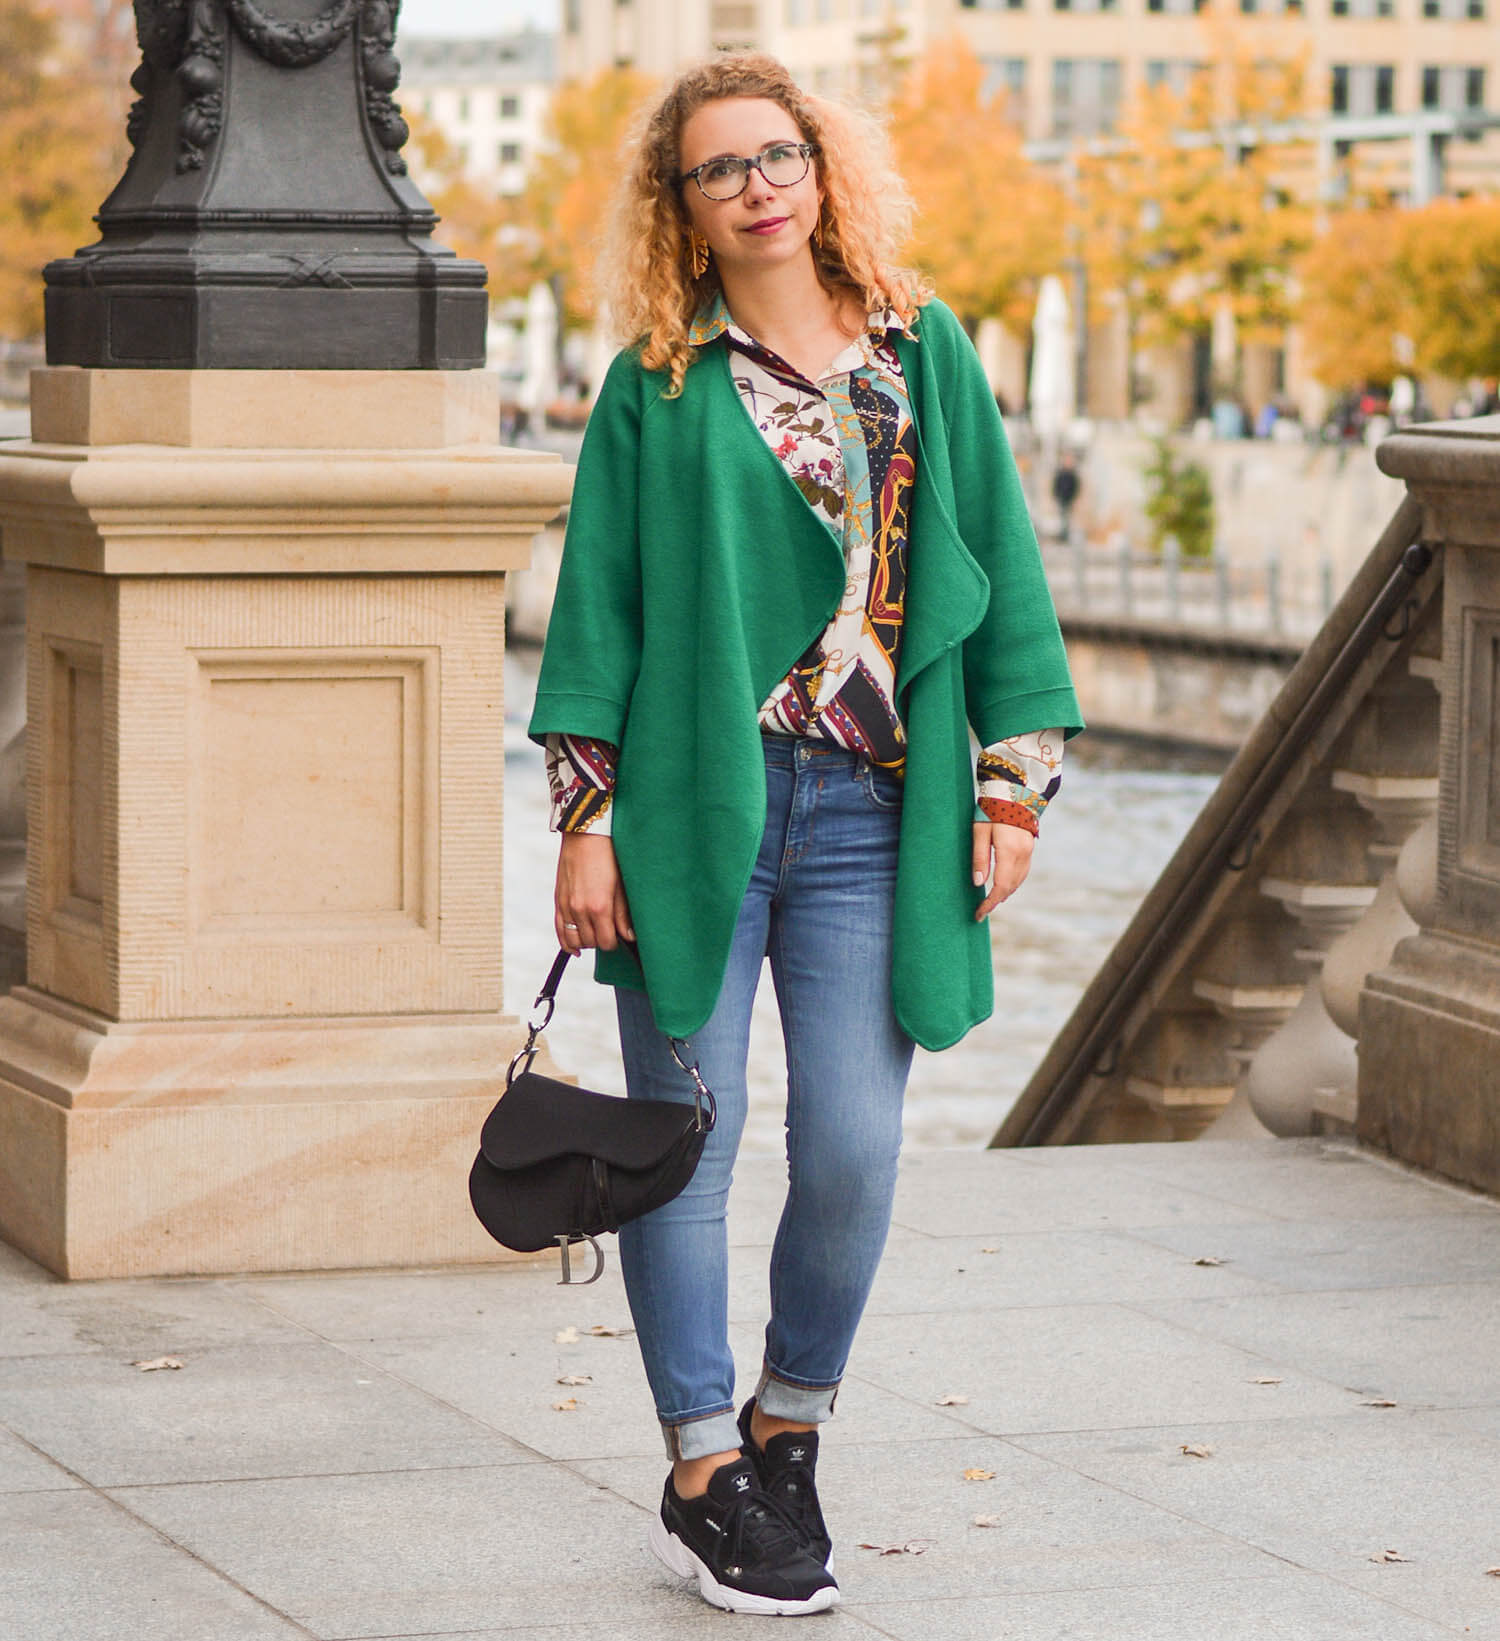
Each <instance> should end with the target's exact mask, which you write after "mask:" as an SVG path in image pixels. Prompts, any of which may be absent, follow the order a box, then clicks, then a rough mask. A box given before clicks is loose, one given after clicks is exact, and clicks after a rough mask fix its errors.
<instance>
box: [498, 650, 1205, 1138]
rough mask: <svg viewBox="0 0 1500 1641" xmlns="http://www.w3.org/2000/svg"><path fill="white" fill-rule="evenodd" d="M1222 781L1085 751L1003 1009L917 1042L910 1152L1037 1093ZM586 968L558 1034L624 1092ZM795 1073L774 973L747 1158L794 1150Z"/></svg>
mask: <svg viewBox="0 0 1500 1641" xmlns="http://www.w3.org/2000/svg"><path fill="white" fill-rule="evenodd" d="M537 660H538V655H537V652H536V651H535V650H531V649H522V648H517V649H514V650H512V651H510V652H509V653H508V654H507V657H506V675H505V681H506V704H505V745H506V791H505V976H506V1007H507V1009H508V1010H510V1011H511V1012H512V1013H515V1014H520V1015H524V1014H525V1013H526V1012H527V1010H528V1009H529V1007H530V1004H531V999H532V998H533V997H534V996H535V994H536V989H537V987H538V986H539V985H540V984H541V981H542V978H543V976H544V975H545V973H546V971H547V967H548V965H549V964H550V963H551V961H552V958H553V957H554V956H555V955H556V951H557V945H556V940H555V938H554V936H553V931H552V874H553V868H554V865H555V863H556V839H555V838H554V837H553V835H552V834H551V833H550V832H549V831H548V829H547V793H546V784H547V783H546V777H545V774H544V773H543V769H542V754H541V751H540V749H539V748H537V747H535V746H533V745H532V744H531V742H529V741H528V740H527V739H526V733H525V731H526V720H527V716H528V715H529V713H530V710H531V702H532V696H533V694H534V691H535V685H536V665H537ZM1216 779H1217V776H1216V775H1214V774H1212V773H1205V772H1203V771H1202V770H1201V769H1199V770H1194V769H1191V768H1189V769H1171V768H1162V767H1147V766H1146V765H1145V764H1144V762H1143V758H1142V755H1141V754H1138V753H1135V752H1132V753H1130V754H1129V755H1124V754H1122V753H1121V751H1120V749H1119V748H1117V747H1115V748H1112V747H1109V746H1100V745H1095V746H1094V747H1092V748H1091V747H1090V740H1089V737H1088V736H1087V735H1085V736H1084V737H1082V739H1081V740H1079V741H1075V742H1074V743H1072V745H1071V746H1070V748H1069V755H1068V759H1067V762H1066V764H1065V765H1064V774H1063V785H1062V790H1061V791H1060V793H1059V794H1058V796H1057V798H1056V799H1055V800H1054V801H1053V803H1052V806H1051V807H1050V808H1049V809H1048V811H1047V816H1046V819H1045V820H1044V821H1043V823H1042V835H1041V839H1040V842H1039V844H1038V847H1037V851H1036V854H1035V856H1034V858H1033V861H1032V868H1031V874H1030V876H1029V878H1028V879H1027V881H1026V883H1025V885H1024V886H1023V887H1022V889H1021V890H1020V891H1019V892H1018V893H1017V894H1016V895H1015V896H1014V897H1012V899H1010V900H1009V901H1007V902H1006V903H1005V905H1004V906H1002V907H1000V908H999V910H997V911H996V913H995V914H994V916H993V917H992V918H991V920H990V928H991V941H992V944H993V947H994V953H995V1013H994V1014H993V1015H992V1016H991V1018H990V1019H989V1020H987V1021H985V1022H984V1024H982V1025H980V1026H976V1027H975V1028H974V1030H973V1031H971V1032H970V1033H969V1035H968V1036H967V1037H965V1038H964V1040H963V1041H962V1042H961V1043H958V1044H957V1045H955V1046H954V1047H953V1048H950V1049H947V1050H945V1051H944V1052H943V1053H941V1054H928V1053H926V1052H924V1051H923V1050H921V1049H918V1050H917V1056H916V1062H915V1064H914V1065H913V1067H912V1075H911V1082H910V1085H909V1087H908V1090H907V1099H906V1143H907V1146H908V1148H913V1147H915V1148H921V1147H935V1146H954V1145H957V1146H966V1145H976V1146H977V1145H983V1144H985V1142H986V1141H987V1140H988V1139H989V1137H990V1135H991V1134H992V1133H993V1132H994V1131H995V1129H996V1127H997V1126H998V1125H999V1123H1000V1121H1001V1119H1002V1118H1003V1117H1004V1116H1005V1114H1006V1112H1007V1111H1008V1110H1009V1109H1010V1107H1011V1105H1012V1104H1013V1103H1014V1101H1015V1099H1016V1096H1017V1095H1018V1094H1019V1093H1020V1092H1021V1090H1022V1089H1023V1088H1024V1087H1025V1086H1026V1082H1027V1079H1028V1078H1029V1077H1030V1076H1031V1073H1032V1072H1033V1070H1035V1068H1036V1066H1037V1064H1038V1063H1039V1061H1040V1060H1041V1058H1042V1055H1043V1054H1044V1053H1045V1052H1046V1049H1047V1046H1048V1045H1049V1044H1050V1043H1051V1041H1052V1039H1053V1037H1054V1036H1055V1035H1056V1033H1057V1031H1058V1028H1059V1027H1060V1026H1061V1025H1062V1024H1063V1022H1064V1021H1065V1020H1066V1019H1067V1017H1068V1015H1069V1013H1070V1012H1071V1010H1072V1009H1073V1006H1074V1005H1075V1003H1076V1002H1077V1001H1078V998H1079V996H1080V995H1081V994H1082V992H1083V989H1084V987H1085V986H1086V985H1087V984H1088V982H1089V980H1090V979H1091V978H1092V977H1093V974H1094V971H1095V970H1096V969H1097V967H1098V966H1099V964H1100V962H1101V961H1102V960H1103V958H1104V957H1105V955H1106V954H1107V953H1108V951H1109V949H1110V946H1111V944H1112V943H1113V941H1114V939H1115V937H1116V936H1117V935H1118V934H1119V932H1120V931H1121V930H1122V929H1123V928H1124V926H1125V924H1126V923H1127V922H1128V921H1129V919H1130V917H1131V915H1132V914H1133V913H1134V911H1135V909H1136V907H1137V906H1138V905H1139V903H1140V901H1141V897H1142V896H1143V895H1144V894H1145V893H1146V891H1147V890H1148V889H1149V888H1150V887H1151V885H1152V884H1153V883H1154V882H1155V880H1156V877H1157V874H1158V873H1159V872H1160V871H1161V868H1162V867H1163V866H1164V865H1165V864H1166V861H1167V859H1168V857H1169V856H1170V855H1171V853H1172V851H1173V849H1175V848H1176V846H1177V843H1178V841H1179V839H1180V838H1181V837H1182V835H1183V833H1184V832H1186V830H1187V828H1188V827H1189V825H1190V824H1191V823H1192V821H1193V818H1194V817H1195V816H1196V815H1197V813H1198V811H1199V809H1200V808H1201V807H1202V805H1203V802H1204V800H1205V799H1206V798H1207V796H1208V794H1209V792H1210V791H1212V789H1213V786H1214V782H1215V780H1216ZM586 962H587V960H585V962H584V963H578V964H575V965H573V966H572V967H571V969H570V971H569V974H568V977H567V979H566V980H565V982H564V984H563V988H562V991H561V993H560V996H559V1002H558V1013H557V1018H556V1024H555V1026H554V1029H553V1031H552V1032H551V1033H550V1034H549V1040H550V1041H551V1044H552V1051H553V1055H554V1057H555V1058H556V1060H557V1062H558V1064H559V1066H560V1067H561V1068H562V1069H563V1070H565V1071H568V1072H572V1073H574V1074H575V1075H576V1076H577V1077H578V1078H579V1080H580V1081H581V1082H583V1083H584V1084H586V1085H587V1086H590V1087H593V1088H601V1089H606V1090H609V1091H611V1092H615V1091H619V1092H623V1090H624V1078H623V1075H622V1073H621V1070H620V1062H619V1049H618V1045H617V1043H616V1040H615V1027H614V1005H613V1002H612V994H611V992H610V989H609V988H608V987H607V986H599V985H596V984H595V983H594V982H593V980H592V978H591V976H590V973H589V970H588V968H587V967H586V966H585V963H586ZM785 1102H786V1066H785V1062H784V1060H783V1058H782V1050H781V1034H780V1028H779V1025H778V1023H777V1019H776V1006H775V998H774V994H773V992H772V987H771V978H770V972H769V969H767V970H766V972H765V974H764V977H763V983H762V985H761V989H760V993H759V995H758V996H757V998H756V1005H755V1016H754V1020H753V1024H752V1028H751V1042H750V1118H749V1121H748V1123H747V1124H746V1127H745V1137H744V1141H743V1145H744V1148H745V1150H746V1151H747V1152H749V1153H753V1154H780V1153H781V1151H782V1121H783V1117H784V1112H785Z"/></svg>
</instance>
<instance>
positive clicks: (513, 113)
mask: <svg viewBox="0 0 1500 1641" xmlns="http://www.w3.org/2000/svg"><path fill="white" fill-rule="evenodd" d="M520 112H521V99H520V98H519V97H502V98H501V99H500V118H501V119H502V120H514V119H516V118H517V117H518V116H519V115H520Z"/></svg>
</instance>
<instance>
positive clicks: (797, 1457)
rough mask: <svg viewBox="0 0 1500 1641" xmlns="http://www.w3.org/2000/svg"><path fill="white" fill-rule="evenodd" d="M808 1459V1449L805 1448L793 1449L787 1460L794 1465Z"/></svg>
mask: <svg viewBox="0 0 1500 1641" xmlns="http://www.w3.org/2000/svg"><path fill="white" fill-rule="evenodd" d="M806 1458H807V1449H806V1448H805V1447H793V1448H791V1449H789V1450H788V1452H787V1459H788V1460H789V1462H790V1463H792V1464H801V1463H803V1462H804V1461H805V1460H806Z"/></svg>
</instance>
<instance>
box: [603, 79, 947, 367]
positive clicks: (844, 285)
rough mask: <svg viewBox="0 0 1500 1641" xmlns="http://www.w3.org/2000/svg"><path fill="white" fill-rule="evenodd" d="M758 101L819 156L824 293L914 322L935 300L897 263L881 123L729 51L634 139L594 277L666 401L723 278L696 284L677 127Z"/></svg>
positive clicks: (656, 111)
mask: <svg viewBox="0 0 1500 1641" xmlns="http://www.w3.org/2000/svg"><path fill="white" fill-rule="evenodd" d="M726 97H763V98H765V99H766V100H767V101H768V102H773V103H776V104H778V105H779V106H780V107H782V108H784V109H785V110H786V112H787V113H788V114H790V115H791V117H792V119H793V120H795V121H796V124H797V128H798V130H800V131H801V133H802V135H803V139H804V140H805V141H807V142H810V143H812V144H814V145H815V146H816V148H817V155H816V159H815V164H816V165H817V167H818V180H819V181H820V182H821V184H822V186H823V207H822V214H821V218H820V222H819V227H820V229H821V234H820V236H819V237H820V238H821V244H819V243H818V242H817V240H815V241H814V243H813V265H814V267H815V268H816V270H817V275H818V279H819V281H820V282H821V284H822V285H823V287H824V289H825V290H828V291H831V292H837V291H851V292H853V293H854V294H855V295H856V296H857V297H858V299H859V301H860V302H861V303H862V305H863V307H864V310H865V311H866V312H869V313H875V312H879V311H881V310H883V309H886V308H889V309H891V310H892V311H893V312H894V313H895V314H896V315H897V316H898V317H899V318H900V319H901V320H902V321H903V323H910V321H911V320H912V318H913V317H914V316H915V314H916V311H917V309H918V308H919V307H920V306H921V305H922V304H923V303H924V302H926V301H927V300H928V299H929V298H930V297H931V295H932V290H931V287H930V285H928V283H927V282H926V281H925V280H924V279H923V278H922V277H921V276H920V275H919V274H917V273H915V272H914V271H913V270H911V269H909V268H905V267H902V266H900V265H899V262H898V256H899V252H900V249H901V246H902V245H903V244H904V242H905V240H906V237H907V234H908V232H909V230H910V226H911V216H912V202H911V196H910V195H909V194H908V193H907V191H906V187H905V184H904V183H903V182H902V181H901V179H900V177H899V176H897V174H896V171H895V167H894V165H893V164H892V161H891V157H890V145H889V143H888V142H887V140H886V136H885V132H884V131H883V130H882V128H881V127H880V125H879V123H878V122H877V121H875V120H874V119H872V118H871V117H870V116H868V115H866V114H862V113H860V112H858V111H857V110H855V109H853V108H850V107H848V106H847V105H844V104H841V103H833V102H828V101H825V100H824V99H823V98H820V97H813V96H810V95H809V94H808V93H807V92H805V91H803V90H802V89H801V87H799V86H798V85H797V83H796V82H795V81H794V80H793V79H792V77H791V75H790V74H789V73H788V72H787V70H786V69H785V68H784V67H783V66H782V65H781V64H780V63H779V62H777V61H776V59H775V58H774V57H768V56H766V55H764V54H763V53H761V52H737V53H726V54H724V55H722V56H718V57H714V58H712V59H711V60H709V61H708V62H705V63H702V64H700V65H699V66H698V67H696V68H691V69H689V70H687V72H686V73H684V74H682V75H681V76H680V77H679V78H678V79H677V81H676V82H675V84H673V86H672V87H671V89H670V90H669V91H668V92H667V94H666V95H665V96H664V97H663V98H662V99H661V101H660V102H659V103H657V104H656V105H655V106H654V107H649V108H647V109H646V110H644V111H643V113H642V114H641V116H640V117H639V118H638V120H637V122H636V126H635V129H634V130H633V132H632V133H631V138H630V142H629V149H628V152H629V156H630V157H629V161H628V164H627V167H626V169H625V171H624V173H623V175H622V178H621V183H620V187H619V191H618V193H617V196H616V199H615V209H614V216H613V220H612V223H611V228H610V232H609V234H608V236H607V238H606V241H605V245H604V248H603V252H602V254H601V256H600V259H599V262H598V264H597V266H596V269H595V278H596V281H597V288H598V289H599V291H600V292H601V294H602V295H603V296H604V297H605V300H606V304H607V306H608V309H609V314H610V318H611V320H612V322H613V329H614V330H615V332H616V334H617V335H618V337H619V339H620V340H621V341H622V342H625V343H638V344H639V345H640V350H641V363H642V364H644V365H645V366H646V368H647V369H648V370H663V369H665V370H666V371H667V372H668V374H669V376H670V378H671V381H670V386H669V387H668V389H667V392H668V396H669V397H671V396H675V395H677V394H678V393H680V392H681V391H682V379H683V377H684V376H685V375H686V373H687V368H688V366H689V365H690V364H692V362H693V358H694V354H695V350H694V348H693V347H692V345H691V344H690V343H689V341H688V327H689V326H690V325H691V324H692V321H693V317H694V315H695V314H696V313H697V312H698V310H699V309H700V308H701V307H702V306H703V304H704V303H705V302H706V301H707V300H708V299H709V298H710V297H711V296H712V295H713V293H714V292H715V291H716V290H718V289H720V288H721V287H720V283H719V274H718V269H717V267H716V266H715V265H714V263H713V262H710V263H709V266H708V269H707V271H706V272H704V273H702V274H699V275H696V276H695V275H694V273H693V271H692V264H691V260H690V252H689V234H690V229H689V225H688V215H687V208H686V206H685V205H684V203H683V199H682V187H681V184H680V183H679V182H678V180H677V179H678V176H679V175H680V172H681V152H680V148H681V138H682V129H683V127H684V126H685V125H686V124H687V122H688V120H689V119H690V118H691V117H692V116H693V115H694V114H695V113H696V112H697V111H698V110H699V109H700V108H702V107H703V105H704V104H705V103H712V102H718V101H720V100H721V99H723V98H726Z"/></svg>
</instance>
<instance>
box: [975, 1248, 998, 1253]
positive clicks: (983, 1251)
mask: <svg viewBox="0 0 1500 1641" xmlns="http://www.w3.org/2000/svg"><path fill="white" fill-rule="evenodd" d="M979 1251H980V1253H982V1254H997V1253H999V1252H1000V1250H999V1249H998V1248H981V1249H980V1250H979Z"/></svg>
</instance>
